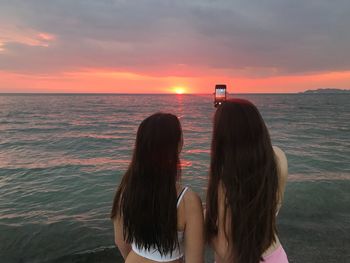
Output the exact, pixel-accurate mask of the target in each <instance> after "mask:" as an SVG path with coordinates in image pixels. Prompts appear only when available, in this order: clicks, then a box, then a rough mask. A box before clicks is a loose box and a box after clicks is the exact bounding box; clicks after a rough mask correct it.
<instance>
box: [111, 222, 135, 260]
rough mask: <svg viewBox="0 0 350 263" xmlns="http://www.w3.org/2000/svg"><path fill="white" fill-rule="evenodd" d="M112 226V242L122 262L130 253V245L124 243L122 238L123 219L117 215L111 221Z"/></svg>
mask: <svg viewBox="0 0 350 263" xmlns="http://www.w3.org/2000/svg"><path fill="white" fill-rule="evenodd" d="M113 225H114V242H115V244H116V246H117V247H118V249H119V251H120V253H121V254H122V256H123V258H124V260H125V259H126V257H127V256H128V255H129V252H130V251H131V246H130V244H128V243H126V242H125V240H124V237H123V218H122V217H121V216H119V215H117V216H116V217H115V219H114V220H113Z"/></svg>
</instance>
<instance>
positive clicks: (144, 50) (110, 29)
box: [0, 0, 350, 93]
mask: <svg viewBox="0 0 350 263" xmlns="http://www.w3.org/2000/svg"><path fill="white" fill-rule="evenodd" d="M71 10H74V11H72V12H71ZM345 10H347V8H345V6H344V7H342V6H340V5H339V6H338V5H331V4H329V5H328V4H327V5H326V4H323V5H318V4H316V3H313V4H310V3H307V2H305V3H301V2H300V3H299V2H298V3H295V8H291V6H290V5H288V4H282V3H281V4H280V5H275V3H274V2H273V1H272V0H267V1H266V3H265V7H262V6H261V5H259V4H258V3H256V5H254V4H253V3H250V4H248V3H241V5H240V6H237V3H234V1H232V2H223V1H217V2H215V3H214V2H211V1H209V2H208V1H206V0H203V1H193V2H188V3H187V2H184V3H181V4H180V3H175V2H174V3H167V4H165V3H164V2H163V1H161V0H154V1H152V3H147V4H146V2H145V3H143V2H142V3H141V2H140V3H138V4H137V5H136V4H135V3H133V2H132V1H121V2H113V3H112V1H102V0H101V1H100V2H98V3H97V2H89V1H87V2H86V1H82V0H77V1H74V2H71V1H62V2H51V3H48V2H45V1H43V2H41V1H39V2H36V1H33V0H28V1H23V2H16V1H13V2H12V1H8V2H6V3H3V4H2V6H1V8H0V93H1V92H3V93H11V92H45V93H50V92H54V93H57V92H58V93H59V92H62V93H69V92H74V93H174V92H176V91H177V90H180V89H181V90H183V91H184V92H185V93H212V92H213V88H214V86H215V84H217V83H224V84H227V86H228V89H229V92H231V93H236V92H237V93H292V92H300V91H305V90H307V89H318V88H340V89H350V85H349V83H350V57H349V54H350V34H349V32H350V31H349V30H348V27H347V26H343V25H348V24H350V18H349V16H348V14H347V12H345ZM38 14H42V15H40V16H38ZM296 17H298V19H295V18H296ZM332 17H337V19H336V20H335V19H330V18H332Z"/></svg>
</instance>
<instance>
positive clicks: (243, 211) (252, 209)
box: [205, 99, 288, 263]
mask: <svg viewBox="0 0 350 263" xmlns="http://www.w3.org/2000/svg"><path fill="white" fill-rule="evenodd" d="M287 174H288V168H287V159H286V156H285V154H284V153H283V152H282V150H281V149H279V148H277V147H273V146H272V144H271V140H270V136H269V132H268V130H267V127H266V125H265V123H264V121H263V119H262V117H261V115H260V113H259V111H258V109H257V108H256V107H255V106H254V105H253V104H252V103H251V102H249V101H247V100H243V99H231V100H228V101H226V102H224V103H223V104H222V105H221V106H220V107H219V108H218V109H217V111H216V113H215V117H214V128H213V138H212V145H211V164H210V174H209V185H208V192H207V209H206V219H205V221H206V222H205V228H206V238H207V240H208V242H209V243H210V244H211V245H212V247H213V248H214V251H215V259H216V262H217V263H225V262H235V263H259V262H266V263H286V262H288V259H287V256H286V253H285V251H284V250H283V248H282V246H281V243H280V241H279V239H278V237H277V230H276V216H277V213H278V211H279V208H280V207H281V203H282V199H283V193H284V188H285V182H286V178H287Z"/></svg>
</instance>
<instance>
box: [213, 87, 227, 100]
mask: <svg viewBox="0 0 350 263" xmlns="http://www.w3.org/2000/svg"><path fill="white" fill-rule="evenodd" d="M215 98H217V99H225V98H226V89H222V88H218V89H215Z"/></svg>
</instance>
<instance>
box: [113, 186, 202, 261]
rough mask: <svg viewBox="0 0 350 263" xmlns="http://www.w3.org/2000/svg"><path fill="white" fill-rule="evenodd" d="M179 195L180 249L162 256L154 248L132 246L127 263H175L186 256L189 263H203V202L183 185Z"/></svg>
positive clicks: (178, 191)
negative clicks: (146, 248)
mask: <svg viewBox="0 0 350 263" xmlns="http://www.w3.org/2000/svg"><path fill="white" fill-rule="evenodd" d="M177 193H178V197H179V202H178V208H177V222H178V223H177V231H178V237H179V248H177V249H176V250H175V251H173V253H172V254H170V253H167V254H166V255H163V256H162V255H160V253H159V251H158V250H157V249H156V248H152V249H150V250H148V251H147V250H145V249H143V248H140V249H139V248H137V247H136V246H135V245H132V250H131V251H130V253H129V254H128V256H127V258H126V261H125V262H127V263H148V262H172V263H175V262H182V257H183V255H184V254H185V255H186V261H188V262H203V256H202V254H203V243H204V237H203V212H202V209H201V201H200V199H199V197H198V195H197V194H196V193H194V192H193V191H192V190H191V189H190V188H188V187H182V186H181V185H178V186H177ZM116 223H117V222H116ZM119 228H120V226H119ZM115 229H116V230H117V229H118V226H116V228H115ZM120 230H122V229H120ZM185 243H186V245H185ZM186 251H187V253H186ZM191 252H192V253H191ZM193 252H194V253H193Z"/></svg>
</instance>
